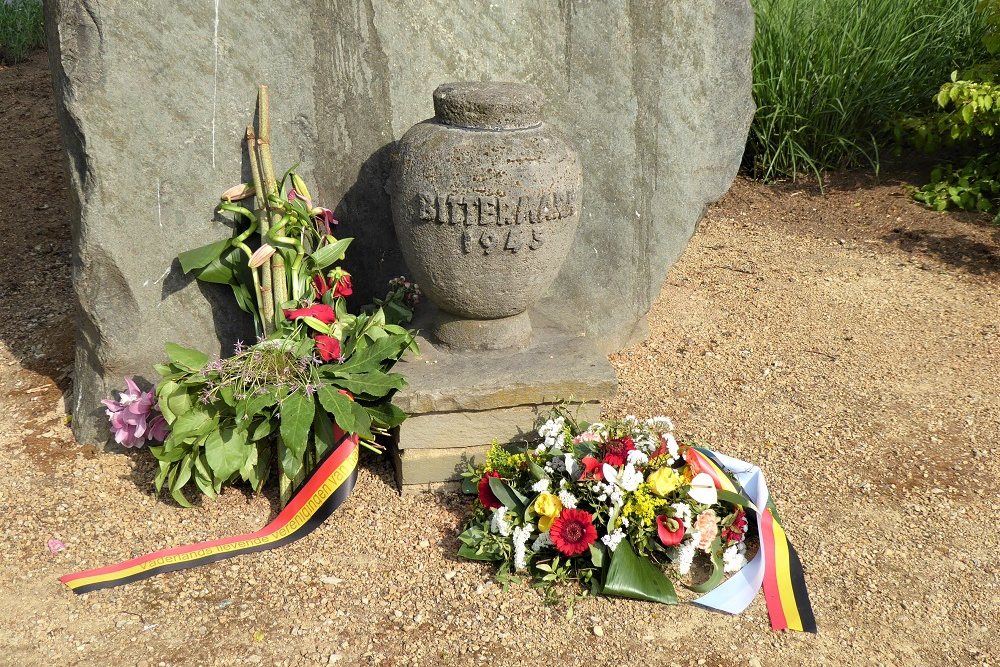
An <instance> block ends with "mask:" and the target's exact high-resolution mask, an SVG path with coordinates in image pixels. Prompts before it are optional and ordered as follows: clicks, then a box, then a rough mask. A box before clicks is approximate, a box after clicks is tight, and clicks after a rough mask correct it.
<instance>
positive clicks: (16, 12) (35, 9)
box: [0, 0, 45, 65]
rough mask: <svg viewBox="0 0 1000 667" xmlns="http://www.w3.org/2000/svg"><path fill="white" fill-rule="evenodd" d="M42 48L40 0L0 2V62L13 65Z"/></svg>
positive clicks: (6, 0) (43, 31) (43, 33)
mask: <svg viewBox="0 0 1000 667" xmlns="http://www.w3.org/2000/svg"><path fill="white" fill-rule="evenodd" d="M43 46H45V29H44V27H43V25H42V3H41V0H0V61H3V62H6V63H7V64H8V65H13V64H15V63H17V62H19V61H21V60H24V59H25V58H27V57H28V54H29V53H30V52H31V51H32V49H37V48H40V47H43Z"/></svg>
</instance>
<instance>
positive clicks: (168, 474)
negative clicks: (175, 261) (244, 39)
mask: <svg viewBox="0 0 1000 667" xmlns="http://www.w3.org/2000/svg"><path fill="white" fill-rule="evenodd" d="M258 122H259V130H260V136H259V138H258V137H257V134H256V133H255V132H254V130H253V128H252V127H248V128H247V132H246V143H247V151H248V154H249V157H250V160H249V161H250V172H251V174H252V177H253V182H252V183H245V184H240V185H237V186H235V187H233V188H230V189H229V190H227V191H226V192H225V193H224V194H223V195H222V198H221V199H222V201H221V203H220V204H219V206H218V209H217V210H218V212H219V213H222V214H230V215H232V216H233V227H234V228H233V234H232V237H231V238H226V239H222V240H220V241H216V242H214V243H210V244H208V245H206V246H203V247H201V248H197V249H194V250H189V251H187V252H184V253H181V254H180V256H179V260H180V264H181V267H182V268H183V270H184V271H185V272H186V273H192V274H194V276H195V277H197V278H198V279H199V280H202V281H206V282H212V283H220V284H224V285H228V286H229V287H231V288H232V290H233V294H234V295H235V298H236V302H237V303H238V304H239V307H240V308H242V309H243V310H244V311H246V312H247V313H249V314H250V315H251V316H252V317H253V321H254V326H255V328H256V330H257V336H258V338H257V342H256V343H255V344H252V345H244V344H243V343H237V344H236V347H235V350H234V354H233V355H232V356H230V357H228V358H226V359H216V360H210V359H209V357H208V356H207V355H205V354H203V353H201V352H199V351H197V350H191V349H187V348H184V347H181V346H179V345H175V344H172V343H168V344H167V355H168V357H169V361H168V362H167V363H165V364H161V365H159V366H157V367H156V370H157V372H158V373H159V374H160V376H161V380H160V382H159V383H158V385H157V387H156V404H157V406H158V409H159V411H160V412H161V413H162V420H163V421H165V427H166V428H163V427H162V425H160V422H156V425H157V426H160V428H159V430H160V431H161V432H163V431H166V430H167V429H169V434H168V435H166V437H165V439H164V440H163V444H162V445H159V446H152V447H150V451H151V452H152V453H153V455H154V456H155V457H156V458H157V459H158V461H159V472H158V474H157V475H156V479H155V484H156V488H157V490H158V491H159V490H160V489H161V487H163V486H164V485H166V486H167V487H168V488H169V489H170V491H171V494H172V495H173V497H174V499H175V500H176V501H177V502H178V503H180V504H181V505H185V506H187V505H189V504H190V503H189V502H188V500H187V498H186V497H185V495H184V489H185V488H187V487H189V486H194V487H195V488H197V489H198V490H200V491H201V492H203V493H204V494H206V495H208V496H214V495H215V494H217V493H218V492H219V491H220V490H221V487H222V485H224V484H226V483H231V482H238V481H242V482H245V483H248V484H249V485H250V486H251V487H252V488H253V489H254V490H257V491H259V490H260V489H261V487H262V486H263V485H264V483H265V481H266V480H267V479H268V478H269V476H270V474H271V471H272V470H276V471H277V476H278V479H279V487H280V500H281V504H282V505H285V504H286V503H287V502H288V500H289V499H290V497H291V493H292V491H293V489H294V487H295V486H296V485H297V484H299V483H300V482H301V481H302V480H303V479H304V477H305V475H306V473H308V472H309V471H310V470H312V469H314V468H315V467H316V466H317V465H318V463H319V462H320V461H321V460H322V459H323V457H324V456H325V455H326V454H327V453H328V452H330V451H331V450H332V449H333V448H334V447H335V445H336V444H337V443H336V442H335V433H338V434H349V435H352V437H353V434H356V435H357V437H358V438H360V441H361V444H362V445H365V446H367V447H369V448H373V449H376V450H379V449H380V446H379V445H378V444H377V443H376V440H375V436H376V435H378V434H380V433H381V434H384V433H386V432H387V430H388V429H390V428H392V427H395V426H398V425H399V424H400V423H401V422H402V421H403V420H404V419H405V418H406V414H405V413H403V412H402V411H401V410H400V409H399V408H397V407H396V406H394V405H393V404H392V402H391V396H392V394H393V393H394V392H395V391H396V390H398V389H400V388H402V387H403V386H404V384H405V381H404V379H403V377H402V376H401V375H398V374H395V373H391V372H389V370H390V368H391V367H392V366H393V364H394V363H395V361H396V360H397V359H398V358H399V356H400V355H401V354H402V353H403V352H404V351H405V350H406V349H407V348H410V347H412V346H413V345H414V342H413V334H412V332H410V331H409V330H407V329H406V328H404V326H403V325H404V324H405V323H406V322H408V321H409V319H410V317H411V315H412V310H411V309H412V307H413V305H414V304H415V303H416V301H417V300H418V299H419V296H420V294H419V290H418V289H417V288H416V286H415V285H413V284H412V283H408V282H406V281H405V280H403V279H399V280H397V281H393V282H392V283H391V284H390V286H389V292H388V294H387V295H386V297H385V298H384V299H381V300H378V302H377V303H376V304H375V305H374V306H372V307H371V308H368V309H366V311H365V312H362V313H360V314H352V313H350V312H349V311H348V309H347V303H346V301H345V298H346V297H348V296H350V295H351V294H352V292H353V285H352V282H351V275H350V274H349V273H348V272H347V271H345V270H344V269H343V268H341V267H340V266H338V264H339V263H340V262H341V261H342V260H343V259H344V256H345V253H346V251H347V249H348V246H349V245H350V243H351V240H352V239H350V238H337V237H336V236H335V235H334V226H335V225H336V224H337V221H336V220H335V219H334V217H333V213H332V211H331V210H330V209H328V208H325V207H322V206H319V205H317V204H315V203H314V202H313V201H312V198H311V196H310V193H309V190H308V188H307V187H306V184H305V182H304V181H303V180H302V178H301V177H300V176H299V175H298V174H297V173H296V172H295V171H294V168H293V169H291V170H289V171H288V172H286V173H285V174H284V175H283V176H282V177H281V178H276V177H275V175H274V168H273V166H272V159H271V151H270V145H269V135H270V131H269V114H268V99H267V88H266V87H265V86H261V88H260V96H259V107H258ZM251 198H253V199H254V201H255V204H249V203H248V204H246V205H244V204H243V203H242V202H244V201H246V200H250V199H251ZM335 426H336V427H337V428H336V430H335Z"/></svg>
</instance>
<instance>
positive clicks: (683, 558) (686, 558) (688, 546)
mask: <svg viewBox="0 0 1000 667" xmlns="http://www.w3.org/2000/svg"><path fill="white" fill-rule="evenodd" d="M694 551H695V540H688V541H687V542H685V543H684V544H682V545H681V546H680V548H679V549H678V550H677V571H678V572H679V573H680V575H681V576H682V577H683V576H684V575H685V574H687V573H688V572H690V571H691V564H692V563H693V562H694Z"/></svg>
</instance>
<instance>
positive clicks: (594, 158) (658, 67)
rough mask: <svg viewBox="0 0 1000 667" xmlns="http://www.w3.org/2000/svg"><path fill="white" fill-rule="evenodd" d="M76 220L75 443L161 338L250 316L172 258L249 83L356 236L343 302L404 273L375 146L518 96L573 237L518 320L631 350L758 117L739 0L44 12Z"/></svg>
mask: <svg viewBox="0 0 1000 667" xmlns="http://www.w3.org/2000/svg"><path fill="white" fill-rule="evenodd" d="M45 6H46V24H47V30H48V38H49V57H50V60H51V65H52V70H53V74H54V82H55V88H56V93H57V99H58V106H59V114H60V122H61V125H62V132H63V140H64V143H65V148H66V154H67V157H68V165H69V173H70V179H71V182H72V186H73V191H74V193H75V195H76V204H77V206H78V215H77V216H76V218H77V221H76V224H75V226H74V229H73V234H74V238H75V256H74V279H75V284H76V290H77V295H78V299H79V305H80V334H79V348H78V351H77V364H76V375H75V378H76V379H75V385H74V397H73V408H74V410H73V412H74V422H73V423H74V430H75V433H76V435H77V437H78V439H80V440H81V441H83V442H92V443H103V442H104V441H105V438H106V434H107V430H106V425H105V423H104V416H103V412H102V410H101V408H100V405H99V400H100V399H101V398H103V397H105V396H106V395H107V394H108V393H109V390H110V389H112V388H115V387H119V386H120V385H121V377H122V376H123V375H126V374H136V375H139V376H144V377H146V378H148V379H154V378H153V377H151V375H152V371H151V368H150V367H151V364H152V363H154V362H155V361H157V360H159V359H161V358H162V356H163V353H162V350H163V343H164V342H165V341H167V340H172V341H176V342H178V343H182V344H186V345H193V346H197V347H200V348H202V349H204V350H206V351H209V352H215V353H225V352H226V351H227V350H228V348H229V346H230V345H231V343H232V341H233V340H234V339H236V338H237V337H240V336H247V335H248V331H249V322H248V321H246V320H245V318H243V317H242V316H241V314H240V313H239V312H238V311H237V310H236V308H235V306H233V305H232V304H231V303H230V301H229V296H228V295H227V294H226V293H224V292H221V291H215V290H212V289H208V288H206V287H204V286H200V285H195V284H193V283H191V281H189V280H188V279H187V278H186V277H185V276H183V275H182V274H181V273H180V271H179V267H178V265H177V263H176V262H175V261H174V257H175V256H176V254H177V253H178V252H180V251H182V250H184V249H187V248H191V247H194V246H196V245H200V244H203V243H206V242H208V241H210V240H214V239H216V238H219V237H220V236H222V235H223V234H226V233H227V231H226V228H225V222H224V221H223V220H222V219H219V218H213V215H212V210H213V205H214V202H215V201H216V198H217V197H218V195H219V194H220V193H221V192H222V191H223V190H225V189H226V188H227V187H229V186H230V185H233V184H234V183H236V182H238V181H240V180H243V179H244V178H245V177H246V176H247V173H246V164H245V161H244V159H243V151H242V147H241V139H242V136H243V133H244V130H245V126H246V123H247V121H248V119H249V118H250V116H251V114H252V111H253V108H254V102H255V95H256V86H257V84H258V83H267V84H269V86H270V87H271V91H272V109H273V113H272V115H273V118H274V121H273V129H272V132H273V146H274V155H275V158H276V160H277V162H278V165H277V167H278V169H279V170H282V169H284V168H285V167H287V166H291V165H292V164H293V163H295V162H300V163H301V165H300V171H301V172H302V173H303V174H304V175H305V176H306V177H307V180H309V181H310V182H311V183H315V184H317V186H318V187H317V188H316V189H317V190H318V191H319V195H320V196H319V198H320V199H321V201H323V202H324V203H325V204H326V205H329V206H331V207H335V208H336V213H337V217H338V218H339V219H340V220H341V226H340V234H341V235H344V236H347V235H351V236H355V237H356V238H357V242H356V245H355V246H353V247H352V255H351V257H350V262H349V264H350V265H349V268H350V269H352V270H353V271H354V273H355V284H356V285H358V286H360V287H361V289H359V290H358V292H359V295H360V296H361V297H362V298H365V297H368V296H371V295H372V294H373V293H377V292H379V291H381V290H382V289H383V287H384V281H385V279H386V278H387V277H389V276H392V275H398V274H400V273H403V272H405V267H404V265H403V262H402V259H401V256H400V252H399V249H398V247H397V245H396V243H395V238H394V233H393V228H392V222H391V219H390V210H389V201H388V195H387V194H386V192H385V189H384V182H385V178H386V174H387V169H388V163H389V156H390V154H391V151H392V143H393V141H394V140H396V139H398V138H399V137H400V136H401V135H402V133H403V132H405V131H406V130H407V129H408V128H409V127H410V126H412V125H413V124H415V123H417V122H419V121H421V120H423V119H426V118H428V117H430V116H431V115H432V114H433V110H432V107H431V92H432V91H433V90H434V88H435V87H436V86H437V85H438V84H440V83H443V82H447V81H460V80H497V81H524V82H526V83H531V84H534V85H536V86H538V87H539V88H541V89H542V90H543V92H544V93H545V95H546V97H547V99H548V105H547V112H546V117H547V119H548V120H549V121H550V122H551V123H552V125H553V126H555V127H556V128H558V129H559V130H560V131H561V132H562V133H563V134H565V135H566V136H567V137H569V138H570V139H571V140H572V141H573V142H574V143H576V145H577V146H578V147H579V150H580V157H581V160H582V163H583V172H584V182H585V187H584V190H583V193H582V202H581V204H582V211H581V213H582V216H581V222H580V227H579V231H578V233H577V236H576V240H575V243H574V245H573V247H572V249H571V251H570V255H569V259H568V260H567V261H566V262H565V264H564V266H563V268H562V270H561V273H560V274H559V277H558V278H557V279H556V281H555V283H554V284H553V286H552V287H551V288H550V289H549V290H548V292H547V294H546V295H545V296H544V298H543V300H542V301H541V303H540V306H539V307H537V308H536V309H535V311H534V312H533V313H532V317H533V319H537V320H539V321H542V320H545V321H547V324H548V325H550V326H554V327H556V328H560V329H563V330H566V331H569V332H577V333H585V334H586V335H587V336H588V337H589V338H590V339H592V340H593V341H594V342H595V343H596V344H597V345H598V346H599V347H600V348H601V349H602V350H604V351H612V350H615V349H619V348H620V347H622V346H624V345H625V344H627V343H628V342H629V341H631V340H634V339H635V338H636V337H638V336H641V331H642V328H641V322H642V318H643V316H644V314H645V313H646V312H647V311H648V309H649V307H650V304H651V303H652V300H653V299H654V298H655V296H656V295H657V293H658V291H659V288H660V285H661V284H662V282H663V279H664V277H665V276H666V272H667V269H668V268H669V267H670V265H671V264H672V263H673V262H674V261H675V260H676V259H677V257H678V256H679V255H680V253H681V251H682V250H683V249H684V246H685V244H686V243H687V241H688V239H689V238H690V236H691V235H692V233H693V232H694V229H695V226H696V225H697V222H698V219H699V218H700V216H701V214H702V212H703V210H704V208H705V206H706V205H707V204H708V203H710V202H712V201H715V200H716V199H717V198H719V197H720V196H721V195H722V194H723V193H724V192H725V190H726V189H727V188H728V187H729V185H730V183H731V181H732V179H733V177H734V176H735V173H736V170H737V168H738V166H739V163H740V159H741V156H742V152H743V146H744V141H745V138H746V133H747V129H748V126H749V122H750V118H751V116H752V114H753V110H754V106H753V102H752V100H751V97H750V83H751V82H750V45H751V41H752V38H753V14H752V11H751V9H750V4H749V2H748V0H690V1H689V2H680V1H676V0H673V1H670V2H661V1H659V0H632V1H626V0H613V1H608V2H582V1H581V2H574V1H573V0H562V1H556V0H545V1H541V2H540V1H539V0H512V1H510V2H503V3H484V2H479V1H476V0H391V1H390V0H366V1H364V2H362V1H361V0H345V1H343V2H333V1H331V0H304V1H303V2H301V3H298V4H296V5H294V6H293V5H287V4H282V3H268V2H259V1H252V2H242V3H234V2H222V1H221V0H215V1H214V3H213V2H205V1H201V2H191V1H190V0H178V1H177V2H172V3H167V4H163V3H161V4H158V5H156V8H155V9H150V5H149V4H148V3H141V2H137V1H135V0H126V1H122V2H116V3H102V2H98V1H97V0H51V1H48V2H46V3H45Z"/></svg>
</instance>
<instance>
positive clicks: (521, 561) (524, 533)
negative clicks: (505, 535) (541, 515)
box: [511, 523, 535, 570]
mask: <svg viewBox="0 0 1000 667" xmlns="http://www.w3.org/2000/svg"><path fill="white" fill-rule="evenodd" d="M534 529H535V526H534V525H532V524H530V523H529V524H528V525H526V526H519V527H517V528H515V529H514V535H513V537H512V538H511V541H512V542H513V543H514V569H515V570H523V569H524V568H526V567H527V566H528V563H527V558H526V556H527V554H526V552H525V550H526V547H525V544H526V543H527V541H528V538H530V537H531V533H532V532H533V531H534Z"/></svg>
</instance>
